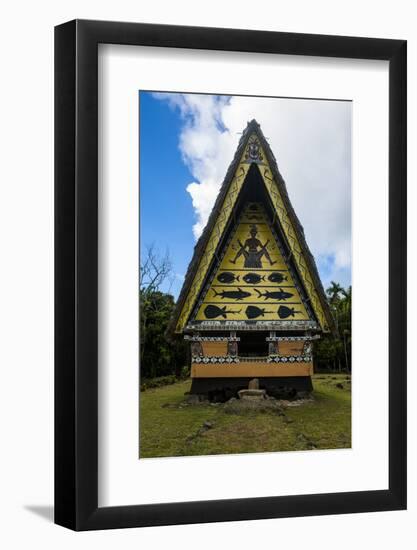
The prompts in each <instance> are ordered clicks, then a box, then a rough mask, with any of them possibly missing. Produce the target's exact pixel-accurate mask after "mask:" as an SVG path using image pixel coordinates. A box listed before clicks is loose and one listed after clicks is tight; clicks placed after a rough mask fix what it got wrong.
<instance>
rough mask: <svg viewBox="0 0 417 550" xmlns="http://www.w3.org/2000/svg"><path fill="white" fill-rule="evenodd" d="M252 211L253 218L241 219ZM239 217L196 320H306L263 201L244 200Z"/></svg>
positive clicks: (306, 315)
mask: <svg viewBox="0 0 417 550" xmlns="http://www.w3.org/2000/svg"><path fill="white" fill-rule="evenodd" d="M252 215H256V218H257V220H259V221H258V222H257V223H250V224H249V223H246V222H242V221H241V220H242V219H243V220H245V219H247V218H248V217H250V216H252ZM241 220H239V222H238V226H237V228H236V231H235V233H234V235H233V237H232V239H231V241H230V243H229V245H228V247H227V249H226V251H225V254H224V257H223V259H222V260H221V262H220V266H219V268H218V269H217V272H216V273H215V275H214V277H213V280H212V282H211V285H210V287H209V289H208V290H207V292H206V294H205V296H204V300H203V302H202V304H201V306H200V308H199V310H198V312H197V315H196V318H195V319H196V320H197V321H207V320H217V321H221V320H230V321H248V320H251V321H256V320H259V321H261V320H262V321H278V320H279V321H283V320H290V321H291V320H293V321H305V320H308V319H309V316H308V314H307V311H306V309H305V307H304V305H303V303H302V300H301V297H300V294H299V292H298V290H297V289H296V287H295V285H294V281H293V279H292V277H291V274H290V272H289V270H288V266H287V264H286V263H285V260H284V258H283V257H282V254H281V251H280V249H279V247H278V244H277V242H276V241H275V238H274V235H273V233H272V231H271V229H270V227H269V224H268V223H267V217H266V214H265V212H264V210H263V208H262V205H261V204H259V203H248V204H247V205H246V207H245V209H244V211H243V215H242V217H241Z"/></svg>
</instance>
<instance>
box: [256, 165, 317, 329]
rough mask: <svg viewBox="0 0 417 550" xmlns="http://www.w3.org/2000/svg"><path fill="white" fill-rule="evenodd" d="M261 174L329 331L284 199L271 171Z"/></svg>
mask: <svg viewBox="0 0 417 550" xmlns="http://www.w3.org/2000/svg"><path fill="white" fill-rule="evenodd" d="M260 172H261V175H262V179H263V181H264V183H265V186H266V188H267V190H268V193H269V195H270V197H271V200H272V204H273V205H274V208H275V210H276V212H277V214H278V218H279V221H280V223H281V227H282V228H283V231H284V233H285V236H286V238H287V241H288V243H289V246H290V249H291V252H292V255H293V258H294V261H295V263H296V264H297V267H298V270H299V273H300V275H301V278H302V280H303V283H304V286H305V289H306V291H307V294H308V297H309V299H310V303H311V306H312V307H313V309H314V312H315V314H316V315H317V319H318V321H319V323H320V326H321V328H322V329H323V330H328V327H327V321H326V317H325V315H324V311H323V308H322V305H321V302H320V299H319V296H318V294H317V291H316V288H315V285H314V283H313V280H312V277H311V274H310V270H309V269H308V267H307V264H306V261H305V258H304V254H303V252H302V250H301V246H300V243H299V241H298V239H297V236H296V233H295V231H294V227H293V225H292V223H291V220H290V218H289V216H288V212H287V210H286V208H285V206H284V203H283V200H282V197H281V195H280V193H279V191H278V187H277V185H276V183H275V182H274V178H273V176H272V173H271V171H270V169H269V168H266V167H262V168H261V170H260Z"/></svg>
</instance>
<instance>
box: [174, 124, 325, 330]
mask: <svg viewBox="0 0 417 550" xmlns="http://www.w3.org/2000/svg"><path fill="white" fill-rule="evenodd" d="M254 134H256V136H257V137H258V139H259V142H260V144H261V146H262V149H263V151H264V152H265V155H266V157H267V161H268V163H269V166H270V168H271V172H272V175H273V178H274V182H275V184H276V185H277V187H278V190H279V193H280V195H281V197H282V200H283V203H284V206H285V208H286V210H287V212H288V216H289V218H290V220H291V223H292V225H293V227H294V231H295V233H296V236H297V238H298V241H299V244H300V247H301V249H302V253H303V255H304V259H305V262H306V264H307V267H308V269H309V272H310V275H311V277H312V279H313V283H314V286H315V289H316V292H317V294H318V296H319V299H320V303H321V306H322V308H323V312H324V315H325V317H326V321H327V324H328V329H329V330H334V320H333V317H332V314H331V311H330V307H329V304H328V301H327V299H326V295H325V292H324V289H323V285H322V283H321V280H320V277H319V274H318V270H317V266H316V263H315V260H314V257H313V255H312V254H311V252H310V249H309V247H308V245H307V242H306V239H305V236H304V229H303V227H302V225H301V223H300V221H299V219H298V217H297V215H296V213H295V211H294V208H293V207H292V204H291V201H290V199H289V196H288V192H287V187H286V184H285V181H284V179H283V177H282V176H281V174H280V172H279V170H278V165H277V162H276V159H275V156H274V154H273V152H272V150H271V148H270V146H269V143H268V142H267V140H266V139H265V136H264V135H263V133H262V130H261V127H260V125H259V124H258V122H257V121H256V120H255V119H253V120H251V121H250V122H248V124H247V126H246V128H245V130H244V131H243V134H242V137H241V138H240V140H239V144H238V147H237V149H236V152H235V155H234V157H233V160H232V162H231V164H230V166H229V168H228V170H227V173H226V176H225V178H224V181H223V183H222V186H221V188H220V191H219V194H218V196H217V199H216V202H215V204H214V207H213V210H212V212H211V214H210V217H209V219H208V222H207V224H206V227H205V228H204V231H203V233H202V234H201V237H200V238H199V240H198V241H197V244H196V245H195V247H194V253H193V257H192V259H191V262H190V264H189V266H188V270H187V273H186V275H185V279H184V283H183V286H182V289H181V292H180V295H179V297H178V300H177V304H176V307H175V310H174V313H173V316H172V319H171V322H170V325H169V327H168V331H167V332H168V334H171V335H172V334H173V333H174V332H175V328H176V326H177V323H178V318H179V316H180V314H181V311H182V308H183V306H184V302H185V300H186V298H187V295H188V292H189V290H190V287H191V284H192V282H193V279H194V277H195V275H196V272H197V269H198V266H199V263H200V259H201V257H202V254H203V253H204V250H205V248H206V245H207V243H208V240H209V238H210V235H211V233H212V230H213V228H214V226H215V224H216V221H217V219H218V216H219V213H220V211H221V208H222V205H223V202H224V199H225V197H226V194H227V191H228V189H229V186H230V184H231V182H232V180H233V177H234V175H235V172H236V170H237V168H238V165H239V162H240V160H241V158H242V155H243V153H244V151H245V148H246V146H247V143H248V140H249V137H251V136H252V135H254Z"/></svg>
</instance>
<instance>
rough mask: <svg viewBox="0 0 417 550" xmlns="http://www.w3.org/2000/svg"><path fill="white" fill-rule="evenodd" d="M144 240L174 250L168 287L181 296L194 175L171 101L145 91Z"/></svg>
mask: <svg viewBox="0 0 417 550" xmlns="http://www.w3.org/2000/svg"><path fill="white" fill-rule="evenodd" d="M140 121H141V122H140V166H139V177H140V246H141V252H142V251H144V250H145V249H146V247H147V246H151V245H152V244H154V245H155V247H156V248H157V250H158V251H159V253H160V254H161V255H164V254H165V252H166V250H168V251H169V254H170V257H171V260H172V263H173V272H174V273H173V277H174V278H173V280H172V281H167V282H166V283H165V284H164V287H163V289H164V290H168V289H169V288H170V289H171V292H172V293H173V294H174V295H175V296H177V295H178V293H179V291H180V290H181V286H182V283H183V277H184V275H185V272H186V270H187V266H188V263H189V261H190V259H191V255H192V251H193V248H194V244H195V242H194V237H193V231H192V227H193V224H194V222H195V216H194V210H193V207H192V202H191V199H190V195H189V194H188V193H187V192H186V190H185V187H186V184H187V183H188V182H189V181H192V179H193V177H192V175H191V173H190V171H189V170H188V168H187V166H186V165H185V164H184V162H183V161H182V159H181V154H180V151H179V149H178V139H179V135H180V130H181V120H180V117H179V116H178V114H177V113H175V111H173V110H172V109H171V108H170V107H169V106H168V104H167V103H165V102H162V101H159V100H157V99H154V98H153V97H152V94H150V93H147V92H141V94H140Z"/></svg>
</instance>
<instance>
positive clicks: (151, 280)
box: [139, 245, 186, 378]
mask: <svg viewBox="0 0 417 550" xmlns="http://www.w3.org/2000/svg"><path fill="white" fill-rule="evenodd" d="M166 282H168V286H170V283H171V284H172V262H171V259H170V256H169V252H168V251H166V253H165V254H164V255H163V256H162V255H161V254H159V252H158V250H157V249H156V248H155V246H154V245H151V246H149V247H147V248H146V251H145V254H144V255H143V260H142V262H141V265H140V285H139V314H140V371H141V376H142V378H154V377H157V376H165V375H168V374H176V375H177V376H178V375H179V374H180V372H181V369H182V368H183V366H184V365H185V363H186V349H185V345H184V342H183V341H182V340H172V341H168V340H167V338H166V336H165V333H166V330H167V327H168V323H169V321H170V318H171V316H172V313H173V310H174V307H175V300H174V297H173V296H172V295H171V294H170V293H169V292H168V293H167V292H163V291H162V290H161V287H162V286H163V284H164V283H166Z"/></svg>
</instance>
